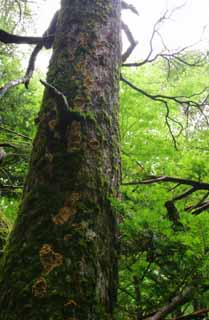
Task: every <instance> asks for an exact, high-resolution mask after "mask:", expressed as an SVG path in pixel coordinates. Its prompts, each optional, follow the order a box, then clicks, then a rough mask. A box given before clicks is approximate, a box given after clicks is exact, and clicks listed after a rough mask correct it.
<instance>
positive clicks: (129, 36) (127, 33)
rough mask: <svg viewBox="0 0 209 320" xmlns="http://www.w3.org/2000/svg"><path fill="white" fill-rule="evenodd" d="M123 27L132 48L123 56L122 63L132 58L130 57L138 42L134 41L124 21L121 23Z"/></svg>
mask: <svg viewBox="0 0 209 320" xmlns="http://www.w3.org/2000/svg"><path fill="white" fill-rule="evenodd" d="M121 26H122V30H123V31H124V32H125V34H126V36H127V38H128V41H129V43H130V46H129V47H128V49H127V50H126V52H125V53H124V54H123V55H122V62H124V61H126V60H127V59H128V58H129V57H130V55H131V54H132V52H133V51H134V49H135V48H136V46H137V44H138V42H137V41H135V40H134V37H133V35H132V33H131V31H130V29H129V27H128V26H127V25H126V24H125V23H124V22H123V21H122V22H121Z"/></svg>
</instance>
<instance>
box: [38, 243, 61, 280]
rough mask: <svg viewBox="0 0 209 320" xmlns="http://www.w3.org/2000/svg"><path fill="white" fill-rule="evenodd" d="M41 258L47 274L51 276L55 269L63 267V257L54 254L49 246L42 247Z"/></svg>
mask: <svg viewBox="0 0 209 320" xmlns="http://www.w3.org/2000/svg"><path fill="white" fill-rule="evenodd" d="M39 256H40V261H41V264H42V266H43V269H44V273H45V274H49V273H50V272H51V271H52V270H53V269H54V268H56V267H60V266H61V265H63V256H62V255H61V254H59V253H56V252H54V250H53V249H52V247H51V246H50V245H49V244H44V245H43V246H42V248H41V250H40V252H39Z"/></svg>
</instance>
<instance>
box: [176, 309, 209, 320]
mask: <svg viewBox="0 0 209 320" xmlns="http://www.w3.org/2000/svg"><path fill="white" fill-rule="evenodd" d="M208 312H209V308H204V309H200V310H197V311H194V312H192V313H190V314H187V315H186V316H181V317H177V318H173V319H171V320H193V319H196V318H197V319H199V318H200V317H201V316H203V315H205V314H206V313H208Z"/></svg>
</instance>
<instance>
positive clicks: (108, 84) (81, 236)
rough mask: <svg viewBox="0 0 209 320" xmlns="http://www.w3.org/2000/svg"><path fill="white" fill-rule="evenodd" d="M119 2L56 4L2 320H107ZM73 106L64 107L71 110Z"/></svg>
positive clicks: (111, 292) (112, 297)
mask: <svg viewBox="0 0 209 320" xmlns="http://www.w3.org/2000/svg"><path fill="white" fill-rule="evenodd" d="M120 56H121V48H120V1H119V0H85V1H84V0H62V4H61V12H60V16H59V22H58V28H57V32H56V37H55V43H54V51H53V56H52V59H51V62H50V66H49V72H48V76H47V82H48V83H49V84H52V85H53V86H54V87H55V88H57V89H58V90H59V91H61V92H62V93H63V94H64V95H65V96H66V98H67V100H68V103H66V101H64V100H65V99H64V97H63V96H62V95H61V94H56V92H55V91H56V90H53V89H52V88H51V89H50V87H49V86H47V88H46V90H45V93H44V98H43V103H42V107H41V111H40V113H39V116H38V118H37V123H38V130H37V135H36V138H35V141H34V147H33V152H32V157H31V163H30V168H29V174H28V177H27V180H26V184H25V190H24V195H23V200H22V204H21V208H20V212H19V215H18V219H17V222H16V225H15V228H14V231H13V232H12V235H11V237H10V241H9V244H8V246H7V248H6V252H5V256H4V258H3V263H2V264H3V268H2V272H1V286H0V320H26V319H27V320H42V319H43V320H49V319H50V320H84V319H85V320H87V319H89V320H93V319H98V320H103V319H108V320H109V319H112V313H113V308H114V305H115V302H116V290H117V241H116V232H117V224H116V217H115V212H114V209H113V208H112V207H111V203H110V198H111V197H117V195H118V190H119V184H120V155H119V130H118V108H119V103H118V88H119V74H120V63H121V62H120ZM68 105H69V106H68Z"/></svg>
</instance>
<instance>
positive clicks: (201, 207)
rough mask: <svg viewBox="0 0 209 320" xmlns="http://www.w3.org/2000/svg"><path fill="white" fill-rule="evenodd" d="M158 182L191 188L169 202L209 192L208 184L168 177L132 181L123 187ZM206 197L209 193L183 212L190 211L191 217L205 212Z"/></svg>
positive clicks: (207, 203)
mask: <svg viewBox="0 0 209 320" xmlns="http://www.w3.org/2000/svg"><path fill="white" fill-rule="evenodd" d="M160 182H172V183H178V186H180V185H188V186H191V187H192V188H190V189H188V190H186V191H185V192H183V193H181V194H180V195H178V196H176V197H174V198H173V199H172V201H171V202H174V201H178V200H182V199H185V198H187V197H188V196H189V195H191V194H193V193H194V192H196V191H198V190H206V191H208V190H209V183H205V182H199V181H195V180H189V179H182V178H175V177H169V176H151V177H150V179H147V180H142V181H132V182H128V183H123V185H143V184H147V185H148V184H153V183H160ZM208 196H209V192H207V193H206V194H205V195H204V196H203V198H202V199H201V200H200V201H199V202H198V203H197V204H195V205H192V206H189V207H187V208H185V210H186V211H190V212H191V213H192V214H193V215H197V214H200V213H202V212H203V211H206V210H207V209H209V201H205V200H206V199H207V198H208ZM166 203H168V202H166ZM169 203H170V202H169Z"/></svg>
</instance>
